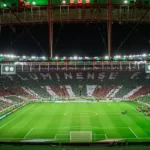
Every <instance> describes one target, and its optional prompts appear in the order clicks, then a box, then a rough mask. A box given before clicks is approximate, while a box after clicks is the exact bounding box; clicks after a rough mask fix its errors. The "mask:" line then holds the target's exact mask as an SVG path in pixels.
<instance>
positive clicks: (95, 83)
mask: <svg viewBox="0 0 150 150" xmlns="http://www.w3.org/2000/svg"><path fill="white" fill-rule="evenodd" d="M149 78H150V77H149V76H148V74H145V73H144V72H132V71H130V72H125V71H119V72H113V71H112V70H111V71H108V70H107V71H103V72H102V71H98V70H97V71H54V70H53V71H50V72H46V71H45V72H38V73H37V72H34V73H28V72H22V73H18V74H17V75H15V76H14V75H13V76H9V77H8V76H5V77H3V80H1V82H2V83H1V84H0V96H5V97H6V96H10V95H16V96H22V97H26V98H29V99H33V98H37V99H39V98H49V97H60V98H61V97H75V96H76V97H82V96H85V97H86V96H89V97H90V96H94V97H103V98H104V97H105V98H128V97H129V98H135V97H137V96H140V95H144V94H147V93H149V92H150V82H149V81H150V80H149ZM4 87H5V89H4ZM138 87H141V88H140V89H138Z"/></svg>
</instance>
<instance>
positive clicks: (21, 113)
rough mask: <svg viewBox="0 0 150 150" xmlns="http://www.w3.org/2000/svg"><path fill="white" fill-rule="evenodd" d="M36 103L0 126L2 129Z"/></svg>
mask: <svg viewBox="0 0 150 150" xmlns="http://www.w3.org/2000/svg"><path fill="white" fill-rule="evenodd" d="M33 106H34V105H32V106H31V107H29V108H27V109H26V110H25V111H23V112H22V113H21V114H19V115H18V116H16V117H14V118H13V119H11V120H10V121H8V122H7V123H5V124H4V125H3V126H1V127H0V129H2V128H3V127H5V126H6V125H8V124H9V123H10V122H12V121H13V120H15V119H16V118H18V117H19V116H21V115H22V114H23V113H25V112H26V111H27V110H28V109H30V108H32V107H33Z"/></svg>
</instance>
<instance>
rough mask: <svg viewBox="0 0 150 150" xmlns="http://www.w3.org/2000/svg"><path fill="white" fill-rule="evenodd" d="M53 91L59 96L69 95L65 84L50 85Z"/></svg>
mask: <svg viewBox="0 0 150 150" xmlns="http://www.w3.org/2000/svg"><path fill="white" fill-rule="evenodd" d="M50 87H51V89H52V90H53V92H55V93H57V95H58V96H59V97H69V94H68V92H67V90H66V88H65V86H54V85H53V86H50Z"/></svg>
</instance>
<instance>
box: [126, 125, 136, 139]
mask: <svg viewBox="0 0 150 150" xmlns="http://www.w3.org/2000/svg"><path fill="white" fill-rule="evenodd" d="M128 128H129V130H130V131H131V132H132V133H133V134H134V136H135V137H136V138H138V136H137V135H136V134H135V133H134V131H133V130H132V129H131V128H130V127H128Z"/></svg>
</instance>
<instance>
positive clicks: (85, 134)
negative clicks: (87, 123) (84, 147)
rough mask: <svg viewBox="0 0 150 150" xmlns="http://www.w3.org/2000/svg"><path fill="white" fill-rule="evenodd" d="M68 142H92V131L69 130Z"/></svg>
mask: <svg viewBox="0 0 150 150" xmlns="http://www.w3.org/2000/svg"><path fill="white" fill-rule="evenodd" d="M70 142H92V131H70Z"/></svg>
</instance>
